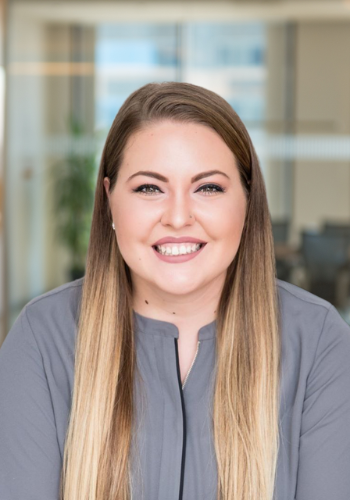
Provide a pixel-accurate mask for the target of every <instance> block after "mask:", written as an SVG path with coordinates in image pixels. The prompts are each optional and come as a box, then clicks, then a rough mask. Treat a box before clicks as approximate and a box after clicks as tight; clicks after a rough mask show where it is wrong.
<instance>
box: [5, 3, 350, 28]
mask: <svg viewBox="0 0 350 500" xmlns="http://www.w3.org/2000/svg"><path fill="white" fill-rule="evenodd" d="M10 6H11V7H10V13H12V14H13V15H19V16H25V17H30V18H35V19H37V20H42V21H48V22H63V23H71V22H74V23H79V24H92V25H93V24H97V23H102V22H120V21H122V22H127V21H129V22H138V21H150V22H184V21H185V22H186V21H213V22H215V21H244V20H266V21H279V20H281V21H286V20H300V21H301V20H305V21H320V20H323V21H336V20H337V21H343V20H349V19H350V0H293V1H291V0H276V1H266V0H260V1H259V0H255V1H254V2H250V1H249V0H236V1H235V2H232V1H226V2H225V1H220V0H219V1H213V0H212V1H209V2H208V1H199V0H195V1H193V0H192V1H189V0H187V1H178V0H172V1H164V0H163V1H145V0H143V1H142V0H139V1H135V0H130V1H129V0H127V1H119V0H118V1H109V2H108V1H94V2H91V1H85V2H84V1H81V0H78V1H67V2H66V1H64V0H60V1H47V0H46V1H45V2H43V1H23V0H22V1H18V2H17V1H15V2H11V3H10Z"/></svg>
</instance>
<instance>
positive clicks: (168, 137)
mask: <svg viewBox="0 0 350 500" xmlns="http://www.w3.org/2000/svg"><path fill="white" fill-rule="evenodd" d="M152 165H153V166H154V165H157V166H158V168H161V169H162V170H166V169H168V168H170V169H172V168H176V171H179V170H181V169H182V168H187V169H191V171H193V169H197V168H200V169H201V170H204V168H206V167H208V169H209V168H211V169H215V168H218V166H220V167H221V168H223V167H225V168H226V169H229V170H231V171H232V167H235V166H236V167H237V163H236V159H235V156H234V153H233V152H232V151H231V149H230V148H229V147H228V145H227V144H226V143H225V141H224V139H223V138H222V137H221V136H220V135H219V134H218V133H217V132H216V131H215V130H213V129H212V128H211V127H209V126H207V125H204V124H199V123H192V122H190V123H179V122H176V121H169V120H167V121H165V120H164V121H161V122H156V123H152V124H148V125H147V126H145V127H143V128H142V129H141V130H139V131H137V132H135V133H133V134H132V135H131V136H130V137H129V139H128V141H127V143H126V146H125V148H124V152H123V162H122V167H123V168H125V169H127V170H128V171H130V170H132V169H135V168H137V169H139V168H140V166H142V167H145V169H146V167H147V168H148V167H151V166H152ZM174 173H176V172H174Z"/></svg>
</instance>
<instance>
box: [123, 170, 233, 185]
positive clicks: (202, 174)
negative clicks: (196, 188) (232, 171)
mask: <svg viewBox="0 0 350 500" xmlns="http://www.w3.org/2000/svg"><path fill="white" fill-rule="evenodd" d="M215 174H221V175H224V176H225V177H227V178H228V179H229V176H228V175H227V174H225V172H221V170H208V171H207V172H200V173H199V174H196V175H194V176H193V177H192V178H191V183H192V184H193V183H194V182H196V181H199V180H200V179H203V178H204V177H209V176H211V175H215ZM137 175H145V176H147V177H153V178H154V179H158V180H159V181H162V182H169V179H168V178H167V177H165V176H164V175H162V174H159V173H158V172H152V171H151V170H139V171H138V172H136V173H135V174H132V175H130V177H129V178H128V180H127V182H129V181H130V180H131V179H133V178H134V177H136V176H137Z"/></svg>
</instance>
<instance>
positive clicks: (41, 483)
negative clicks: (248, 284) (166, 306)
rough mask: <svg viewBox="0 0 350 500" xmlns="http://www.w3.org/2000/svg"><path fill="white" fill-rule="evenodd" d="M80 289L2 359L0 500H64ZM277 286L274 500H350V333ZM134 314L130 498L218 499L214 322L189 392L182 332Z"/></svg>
mask: <svg viewBox="0 0 350 500" xmlns="http://www.w3.org/2000/svg"><path fill="white" fill-rule="evenodd" d="M83 279H84V278H80V279H78V280H75V281H72V282H69V283H66V284H64V285H62V286H60V287H57V288H55V289H54V290H51V291H50V292H47V293H45V294H43V295H41V296H39V297H36V298H35V299H33V300H31V301H30V302H29V303H28V304H27V305H26V306H25V307H24V308H23V309H22V311H21V313H20V315H19V316H18V318H17V319H16V321H15V323H14V325H13V326H12V328H11V330H10V331H9V333H8V335H7V337H6V339H5V341H4V343H3V345H2V346H1V348H0V499H1V500H57V499H58V491H59V478H60V469H61V465H62V457H63V450H64V440H65V433H66V430H67V425H68V417H69V411H70V406H71V394H72V389H73V377H74V346H75V339H76V325H77V314H78V313H77V310H78V304H79V301H80V297H81V290H82V283H83ZM276 283H277V289H278V294H279V301H280V308H281V313H282V380H281V399H280V420H279V421H280V449H279V455H278V467H277V477H276V485H275V495H274V500H294V499H295V500H330V499H332V500H349V499H350V327H349V325H348V324H347V323H346V322H345V321H344V320H343V319H342V318H341V316H340V315H339V313H338V312H337V310H336V309H335V308H334V307H333V306H332V305H331V304H330V303H329V302H327V301H325V300H323V299H321V298H319V297H317V296H315V295H313V294H311V293H309V292H307V291H305V290H303V289H301V288H299V287H297V286H295V285H292V284H289V283H287V282H284V281H281V280H279V279H277V280H276ZM133 315H134V321H135V339H136V356H137V357H136V359H137V368H138V370H137V377H136V379H135V403H136V404H135V406H136V413H135V416H136V420H135V422H136V423H137V425H136V426H135V431H134V433H133V439H132V450H131V451H132V460H133V467H132V471H133V472H132V491H133V499H134V500H142V499H143V500H216V480H217V470H216V463H215V454H214V447H213V441H212V434H211V425H210V422H211V409H212V405H211V401H212V394H213V382H214V360H215V338H216V321H213V322H212V323H209V324H207V325H205V326H203V327H202V328H200V330H199V332H198V336H199V337H198V341H199V345H198V350H197V354H196V356H195V360H194V363H193V365H192V368H191V370H190V373H189V375H188V377H187V379H186V381H185V384H184V387H182V384H181V379H180V370H179V358H178V350H177V340H178V335H179V332H178V329H177V327H176V326H175V325H174V324H173V323H168V322H165V321H160V320H156V319H152V318H148V317H145V316H142V315H140V314H138V313H136V312H135V311H134V312H133Z"/></svg>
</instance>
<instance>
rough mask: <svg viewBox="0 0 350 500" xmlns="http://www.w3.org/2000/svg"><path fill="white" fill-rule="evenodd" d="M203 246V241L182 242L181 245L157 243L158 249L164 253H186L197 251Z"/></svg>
mask: <svg viewBox="0 0 350 500" xmlns="http://www.w3.org/2000/svg"><path fill="white" fill-rule="evenodd" d="M200 247H201V243H197V244H196V243H194V244H191V243H187V244H186V243H185V244H184V243H182V244H179V245H172V246H168V245H156V249H157V250H158V252H159V253H161V254H162V255H186V254H188V253H193V252H197V251H198V250H199V249H200Z"/></svg>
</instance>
